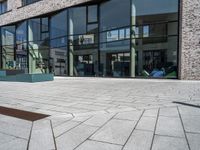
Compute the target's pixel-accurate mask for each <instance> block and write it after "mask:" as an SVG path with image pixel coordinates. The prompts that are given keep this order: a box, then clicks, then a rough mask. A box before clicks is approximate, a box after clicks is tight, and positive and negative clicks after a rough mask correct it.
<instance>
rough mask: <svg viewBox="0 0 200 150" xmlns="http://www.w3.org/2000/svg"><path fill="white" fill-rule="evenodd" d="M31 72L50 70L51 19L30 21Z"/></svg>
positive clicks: (46, 71)
mask: <svg viewBox="0 0 200 150" xmlns="http://www.w3.org/2000/svg"><path fill="white" fill-rule="evenodd" d="M28 34H29V36H28V40H29V45H28V48H29V72H30V73H48V72H49V21H48V18H36V19H30V20H29V21H28Z"/></svg>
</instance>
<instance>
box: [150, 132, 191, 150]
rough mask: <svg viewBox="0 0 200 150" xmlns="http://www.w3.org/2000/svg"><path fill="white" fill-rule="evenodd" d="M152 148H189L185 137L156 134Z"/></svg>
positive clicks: (187, 149)
mask: <svg viewBox="0 0 200 150" xmlns="http://www.w3.org/2000/svg"><path fill="white" fill-rule="evenodd" d="M152 150H189V148H188V145H187V142H186V140H185V139H184V138H175V137H167V136H158V135H156V136H155V139H154V143H153V147H152Z"/></svg>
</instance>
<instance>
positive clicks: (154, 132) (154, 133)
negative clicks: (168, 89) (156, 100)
mask: <svg viewBox="0 0 200 150" xmlns="http://www.w3.org/2000/svg"><path fill="white" fill-rule="evenodd" d="M159 115H160V108H159V109H158V112H157V117H156V123H155V127H154V131H153V137H152V141H151V147H150V150H152V148H153V143H154V139H155V135H156V128H157V124H158V118H159Z"/></svg>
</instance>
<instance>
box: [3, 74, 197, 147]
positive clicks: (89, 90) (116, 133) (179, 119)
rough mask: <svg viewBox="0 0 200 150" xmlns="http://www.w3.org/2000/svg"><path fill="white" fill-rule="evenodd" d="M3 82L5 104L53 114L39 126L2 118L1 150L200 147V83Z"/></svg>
mask: <svg viewBox="0 0 200 150" xmlns="http://www.w3.org/2000/svg"><path fill="white" fill-rule="evenodd" d="M0 84H1V85H0V106H5V107H9V108H16V109H17V108H18V109H22V110H27V111H32V112H36V113H43V114H47V115H51V116H49V117H47V118H45V119H42V120H38V121H37V122H35V121H34V122H31V121H25V120H22V119H18V118H13V117H8V116H5V115H0V150H1V149H2V150H30V149H33V150H45V149H48V150H199V147H200V145H199V143H200V141H199V139H200V136H199V135H200V108H199V107H198V106H199V104H200V82H191V81H178V80H139V79H134V80H133V79H109V78H108V79H107V78H60V77H56V78H55V81H53V82H43V83H34V84H27V83H11V82H1V83H0ZM174 101H177V102H184V103H186V104H187V103H188V104H192V105H190V106H189V105H188V106H186V105H184V106H183V105H181V104H177V103H173V102H174ZM195 105H196V106H195ZM32 125H33V126H32ZM189 148H190V149H189Z"/></svg>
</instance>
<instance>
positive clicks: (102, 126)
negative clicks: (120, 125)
mask: <svg viewBox="0 0 200 150" xmlns="http://www.w3.org/2000/svg"><path fill="white" fill-rule="evenodd" d="M117 114H118V113H116V114H114V115H113V116H112V117H111V118H110V119H108V121H106V122H105V123H104V124H103V125H102V126H100V127H99V128H97V130H96V131H94V132H93V133H92V134H91V135H90V136H89V137H88V138H86V139H85V140H84V141H83V142H81V143H80V144H79V145H77V146H76V147H75V148H74V149H73V150H75V149H77V148H78V147H79V146H80V145H82V144H83V143H85V142H86V141H87V140H90V138H91V137H92V136H93V135H94V134H95V133H97V132H98V131H99V130H100V129H102V128H103V127H104V126H105V125H106V124H107V123H108V122H110V121H111V120H112V119H113V118H114V117H115V116H116V115H117Z"/></svg>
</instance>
